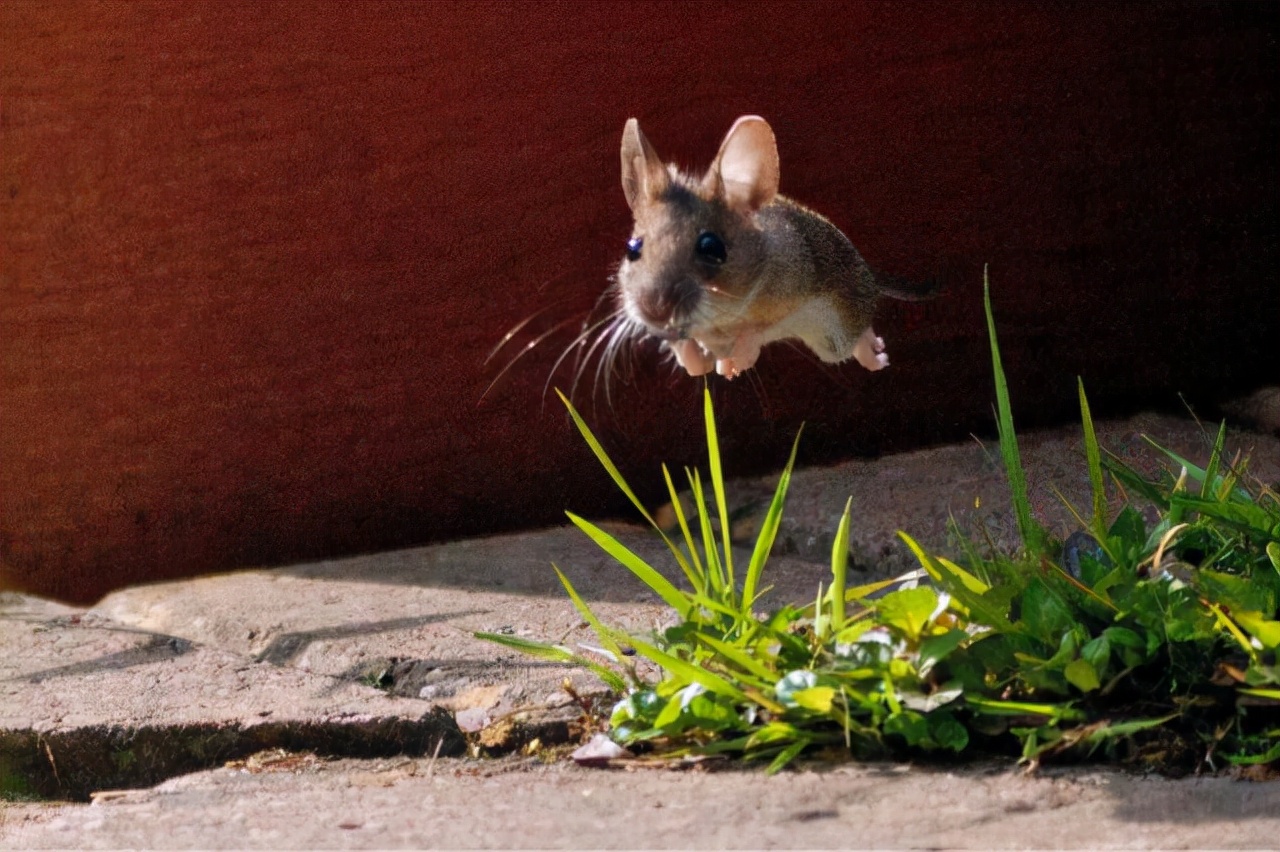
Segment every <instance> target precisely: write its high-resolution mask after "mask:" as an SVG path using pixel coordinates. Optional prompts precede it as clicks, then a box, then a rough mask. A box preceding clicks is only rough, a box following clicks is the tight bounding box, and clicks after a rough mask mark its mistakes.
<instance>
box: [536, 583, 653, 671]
mask: <svg viewBox="0 0 1280 852" xmlns="http://www.w3.org/2000/svg"><path fill="white" fill-rule="evenodd" d="M551 569H552V570H553V571H555V572H556V576H557V577H559V578H560V585H562V586H564V590H565V591H566V592H567V593H568V594H569V600H571V601H573V606H574V608H575V609H577V610H578V613H579V614H580V615H581V616H582V617H583V619H584V620H585V621H586V622H587V624H589V625H591V629H592V630H594V631H595V634H596V636H598V637H599V638H600V643H601V644H602V645H604V648H605V650H606V651H608V652H609V653H610V654H612V655H613V658H614V660H616V661H617V663H618V665H625V661H626V659H627V655H626V654H624V653H622V649H621V648H619V647H618V643H617V642H615V641H614V639H613V631H612V630H610V629H609V628H607V627H605V626H604V625H603V624H601V623H600V619H598V618H596V614H595V613H594V612H592V611H591V607H589V606H587V602H586V601H584V600H583V599H582V597H581V596H580V595H579V594H578V590H577V589H575V588H574V587H573V584H572V583H570V582H569V578H568V577H566V576H565V575H564V572H563V571H561V570H560V567H559V566H558V565H556V564H555V563H554V562H553V563H552V564H551ZM628 674H631V675H632V680H635V679H636V678H635V673H634V672H628Z"/></svg>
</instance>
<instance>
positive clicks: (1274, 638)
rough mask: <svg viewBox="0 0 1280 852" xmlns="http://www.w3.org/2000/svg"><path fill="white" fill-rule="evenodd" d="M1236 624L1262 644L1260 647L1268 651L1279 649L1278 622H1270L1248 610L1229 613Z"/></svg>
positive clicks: (1258, 613) (1279, 634)
mask: <svg viewBox="0 0 1280 852" xmlns="http://www.w3.org/2000/svg"><path fill="white" fill-rule="evenodd" d="M1231 615H1232V617H1233V618H1235V620H1236V623H1237V624H1239V625H1240V626H1241V627H1243V628H1244V629H1245V630H1247V631H1248V632H1249V634H1250V635H1251V636H1253V637H1254V638H1255V639H1257V640H1258V641H1259V642H1261V643H1262V647H1263V648H1264V649H1266V650H1269V651H1272V652H1274V651H1276V650H1277V649H1280V621H1272V620H1270V619H1268V618H1266V617H1264V616H1263V614H1262V613H1260V612H1250V611H1248V610H1239V609H1238V610H1235V611H1233V612H1232V613H1231Z"/></svg>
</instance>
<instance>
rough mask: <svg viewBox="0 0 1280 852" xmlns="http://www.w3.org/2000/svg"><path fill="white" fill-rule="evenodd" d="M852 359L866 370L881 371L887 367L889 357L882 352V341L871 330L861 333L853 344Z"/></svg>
mask: <svg viewBox="0 0 1280 852" xmlns="http://www.w3.org/2000/svg"><path fill="white" fill-rule="evenodd" d="M853 357H854V358H857V359H858V363H859V364H861V365H862V366H864V367H866V368H867V369H868V370H873V371H874V370H883V369H884V368H885V367H887V366H889V355H888V353H886V352H885V351H884V339H883V338H880V337H876V333H875V331H874V330H873V329H871V328H868V329H867V330H866V331H864V332H862V336H861V337H859V338H858V342H857V343H855V344H853Z"/></svg>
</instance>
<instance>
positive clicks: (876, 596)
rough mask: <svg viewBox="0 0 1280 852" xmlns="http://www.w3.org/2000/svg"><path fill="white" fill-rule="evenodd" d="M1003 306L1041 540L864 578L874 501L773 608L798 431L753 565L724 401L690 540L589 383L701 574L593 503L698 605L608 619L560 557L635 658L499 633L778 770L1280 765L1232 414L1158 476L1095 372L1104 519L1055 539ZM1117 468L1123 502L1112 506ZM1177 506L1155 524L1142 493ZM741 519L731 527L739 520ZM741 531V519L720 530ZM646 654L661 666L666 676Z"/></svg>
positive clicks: (712, 743)
mask: <svg viewBox="0 0 1280 852" xmlns="http://www.w3.org/2000/svg"><path fill="white" fill-rule="evenodd" d="M984 304H985V307H986V313H987V323H988V329H989V332H990V342H991V354H992V366H993V371H994V376H995V388H996V400H997V424H998V429H999V438H1000V441H999V443H1000V452H1001V457H1002V459H1003V461H1004V465H1005V470H1006V472H1007V476H1008V481H1009V485H1010V492H1011V499H1012V509H1013V513H1014V516H1015V519H1016V521H1017V526H1018V530H1019V532H1020V534H1021V537H1022V541H1023V546H1022V548H1021V549H1020V550H1019V551H1018V552H1016V553H1002V552H998V551H997V550H996V549H995V548H994V547H993V546H991V545H989V544H986V545H984V544H981V543H975V542H966V543H964V544H963V546H962V548H961V549H962V550H963V554H962V555H961V557H960V558H958V559H957V560H952V559H950V558H948V557H946V556H943V555H941V554H936V553H931V552H929V551H927V550H926V549H925V548H924V547H922V546H921V545H920V544H919V543H917V542H916V541H915V540H914V539H912V538H911V537H910V536H909V535H907V534H906V533H901V532H900V533H899V535H900V537H901V538H902V540H903V541H904V542H905V543H906V545H907V546H908V547H909V548H910V549H911V551H912V553H913V554H914V555H915V557H916V558H917V559H918V561H919V562H920V565H921V569H922V570H919V571H915V572H912V573H910V574H908V575H905V576H903V577H899V578H896V579H894V580H887V581H882V582H877V583H871V584H867V585H861V586H857V587H854V588H848V587H847V570H846V569H847V551H848V540H849V521H850V511H851V505H850V504H849V503H846V505H845V510H844V513H843V515H842V517H841V520H840V523H839V527H838V529H837V533H836V537H835V543H834V546H833V548H832V557H831V580H830V584H829V585H828V586H827V588H826V589H825V590H824V589H823V588H822V587H821V586H820V587H819V589H818V592H817V595H816V598H815V600H814V601H813V602H812V603H809V604H806V605H791V606H784V607H782V608H781V609H779V610H777V611H775V612H772V613H769V614H767V615H758V614H757V613H756V605H757V604H758V602H759V596H760V590H761V580H762V577H763V571H764V567H765V564H766V561H767V559H768V556H769V552H770V550H771V548H772V546H773V543H774V539H775V538H776V535H777V532H778V526H779V522H780V520H781V517H782V510H783V505H784V502H785V499H786V493H787V489H788V486H789V483H790V478H791V472H792V468H793V466H794V463H795V456H796V452H795V451H796V446H798V443H799V436H798V435H797V438H796V445H795V446H793V447H792V451H791V457H790V459H789V460H788V462H787V465H786V467H785V468H784V469H783V472H782V475H781V477H780V479H779V482H778V486H777V489H776V491H775V493H774V496H773V500H772V502H771V503H770V505H769V508H768V511H767V512H766V514H765V517H764V521H763V523H762V525H761V529H760V533H759V536H758V538H757V540H756V543H755V546H754V549H753V550H752V553H751V558H750V560H749V562H748V564H747V566H746V570H745V572H743V573H742V574H741V575H740V576H739V574H738V573H737V572H736V570H735V566H734V563H733V553H732V550H731V547H730V543H729V523H728V504H727V501H726V499H725V489H724V481H723V475H722V467H721V463H720V453H719V443H718V440H717V434H716V427H715V415H714V412H713V410H712V404H711V398H710V394H709V393H706V394H704V415H705V420H706V432H707V448H708V455H709V469H710V491H711V495H710V496H711V497H712V499H713V501H714V507H715V509H714V512H713V511H712V510H709V509H708V508H707V496H708V495H707V493H706V492H707V484H706V483H705V482H704V480H703V478H702V475H701V473H700V472H699V471H697V470H689V469H686V470H685V471H684V473H685V478H686V480H687V481H688V484H689V488H690V490H691V492H692V495H693V505H694V506H695V507H696V516H689V515H686V513H685V512H684V510H683V508H682V504H681V501H680V499H679V496H678V493H677V489H676V486H675V483H674V480H673V478H672V476H671V473H670V471H669V470H668V469H667V468H666V467H665V466H663V468H662V472H663V477H664V479H665V481H666V484H667V488H668V491H669V492H670V495H671V505H672V506H673V508H674V510H675V515H676V526H677V528H678V534H676V535H675V537H674V538H673V537H672V536H671V535H668V533H666V532H665V531H664V530H663V529H662V528H661V527H660V526H659V525H658V524H657V522H656V521H655V520H654V518H653V516H652V515H651V514H650V513H649V512H648V510H647V509H645V507H644V506H643V505H642V504H641V503H640V501H639V500H638V499H637V497H636V496H635V493H634V492H633V491H632V490H631V488H630V487H629V486H628V484H627V483H626V481H625V480H624V479H623V477H622V475H621V474H620V473H619V471H618V469H617V467H616V466H615V465H614V464H613V463H612V461H611V460H610V459H609V457H608V455H607V454H606V453H605V451H604V449H603V447H602V446H601V445H600V443H599V441H598V440H597V439H596V438H595V436H594V435H593V434H592V432H591V430H590V429H589V428H588V426H587V425H586V423H585V422H584V421H583V419H582V418H581V416H580V415H579V414H578V412H577V411H576V410H574V408H573V406H572V405H571V404H570V402H569V401H568V399H567V398H565V397H564V396H563V395H561V399H562V400H563V401H564V404H565V406H566V408H567V409H568V411H569V414H570V416H571V417H572V419H573V421H574V423H575V424H576V426H577V428H578V430H579V431H580V432H581V434H582V436H583V438H584V439H585V440H586V442H587V444H588V446H589V447H590V448H591V450H592V451H593V452H594V453H595V455H596V457H597V458H598V459H599V461H600V463H601V464H602V465H603V466H604V468H605V470H606V471H607V472H608V473H609V475H610V476H611V477H612V478H613V480H614V482H615V483H616V484H617V485H618V487H619V488H620V489H622V491H623V493H625V494H626V495H627V496H628V497H629V498H630V500H631V502H632V503H633V504H634V505H635V506H636V508H637V509H638V510H639V512H640V513H641V515H642V516H643V517H644V518H645V519H646V520H647V521H648V523H649V524H650V526H652V527H653V529H654V530H655V531H656V532H657V534H658V535H659V536H661V537H662V539H663V541H664V542H665V543H666V545H667V548H668V550H669V551H670V554H671V557H672V559H673V560H674V562H675V564H676V565H677V566H678V567H679V569H680V571H681V572H682V574H683V575H684V578H685V580H686V581H687V583H688V588H687V589H682V588H679V587H678V586H677V585H676V584H674V583H672V582H671V581H670V580H668V579H667V578H666V577H665V576H664V575H663V574H662V573H661V572H659V571H658V570H657V569H656V568H654V567H653V566H651V565H649V564H648V563H646V562H645V561H644V560H643V559H641V558H640V557H639V556H638V555H636V554H635V553H634V552H633V551H631V550H630V549H628V548H627V547H626V546H624V545H623V544H622V543H621V542H619V541H618V540H617V539H616V538H614V537H613V536H611V535H610V534H609V533H608V532H606V531H605V530H603V529H601V528H600V527H598V526H596V525H594V524H592V523H591V522H590V521H587V520H586V519H584V518H581V517H579V516H577V515H574V514H572V513H569V515H568V516H569V519H570V520H571V521H572V522H573V523H574V524H575V525H576V526H577V527H578V528H579V529H581V530H582V531H583V532H584V533H585V534H586V535H587V536H588V537H590V538H591V539H592V540H593V541H594V542H596V544H598V545H599V546H600V547H601V548H602V549H603V550H604V551H605V552H606V553H608V554H609V555H610V556H611V557H612V558H613V559H615V560H616V561H617V562H618V563H620V564H621V565H623V566H624V567H626V568H627V569H629V570H630V571H631V572H632V573H633V574H635V575H636V576H637V577H638V578H640V580H642V581H643V582H644V583H645V584H646V585H647V586H648V587H649V588H651V589H652V590H653V591H654V592H655V593H657V594H658V596H659V597H661V598H662V600H664V601H665V602H666V603H667V604H669V605H670V606H671V607H672V608H674V609H675V610H676V612H677V613H678V614H679V616H680V621H679V623H678V624H676V625H675V626H673V627H671V628H669V629H667V630H665V631H663V632H662V633H661V634H658V635H655V636H643V637H642V636H634V635H630V634H627V633H625V632H623V631H620V630H618V629H615V628H612V627H609V626H606V625H604V624H602V623H601V622H600V621H599V619H598V618H596V616H595V615H594V613H592V611H591V609H590V607H589V606H588V605H587V604H586V602H585V601H583V600H582V598H581V597H580V596H579V595H578V594H577V592H576V591H575V589H574V588H573V586H572V584H571V583H570V582H569V580H568V578H567V577H565V575H564V574H563V573H562V572H561V571H560V570H559V568H558V567H557V568H555V570H556V573H557V575H558V576H559V577H560V581H561V583H563V585H564V587H565V589H566V591H567V592H568V594H569V596H570V598H571V599H572V601H573V603H574V606H575V607H577V609H578V610H579V611H580V612H581V614H582V616H583V618H584V619H585V620H586V621H587V622H588V623H589V624H590V626H591V627H592V628H593V629H594V630H595V631H596V633H597V634H598V635H599V637H600V641H601V644H602V646H603V648H604V649H605V651H606V653H607V655H608V656H609V657H611V663H609V664H603V663H601V662H598V661H596V660H594V659H590V658H587V657H584V656H582V655H579V654H575V653H574V652H572V651H570V650H569V649H568V648H565V647H562V646H557V645H552V644H546V643H540V642H532V641H529V640H524V639H518V638H515V637H510V636H504V635H496V634H478V635H480V636H481V637H483V638H485V639H489V640H491V641H494V642H499V643H502V644H504V645H507V646H509V647H513V648H517V649H520V650H522V651H525V652H528V653H533V654H536V655H538V656H541V657H543V658H547V659H555V660H560V661H566V662H571V663H574V664H578V665H582V666H585V667H587V668H589V669H591V670H592V671H594V672H595V673H596V674H598V675H599V676H600V677H601V678H602V679H603V680H604V681H605V683H606V684H608V685H609V686H610V687H611V688H613V689H614V690H616V691H617V692H618V693H619V694H621V695H622V697H621V700H620V701H619V702H618V703H617V705H616V706H615V707H614V710H613V713H612V717H611V719H610V722H611V728H612V735H613V737H614V738H615V739H616V740H617V741H619V742H622V743H625V744H630V745H633V746H634V745H638V744H648V745H650V746H652V747H655V748H659V749H661V750H662V751H663V752H664V753H667V754H670V755H681V754H690V753H697V754H731V755H739V756H743V757H746V758H749V759H757V760H767V761H768V762H769V769H770V771H776V770H778V769H780V768H782V767H783V766H785V765H786V764H787V763H789V762H790V761H792V760H794V759H795V758H796V757H797V756H799V755H800V754H802V753H805V752H809V751H814V750H818V749H840V750H843V751H845V752H846V753H851V754H853V755H854V756H858V757H876V756H900V755H905V754H918V753H934V754H942V755H945V754H960V753H972V752H975V751H979V750H981V751H988V752H990V751H998V752H1008V751H1016V752H1017V753H1020V755H1021V757H1022V759H1023V760H1025V761H1028V762H1031V763H1035V762H1037V761H1039V760H1041V759H1043V758H1045V757H1048V756H1056V755H1067V754H1076V755H1091V754H1095V753H1097V752H1099V751H1100V752H1101V753H1102V754H1103V755H1104V756H1106V757H1108V758H1111V759H1116V760H1127V761H1136V762H1140V763H1144V764H1147V765H1152V766H1155V767H1157V768H1161V769H1165V770H1170V771H1177V770H1182V769H1185V768H1188V767H1190V766H1198V765H1199V764H1200V762H1201V761H1206V762H1208V763H1209V765H1210V766H1216V765H1217V764H1216V763H1215V758H1216V757H1219V756H1220V757H1222V758H1224V759H1225V760H1226V761H1228V762H1230V763H1237V764H1248V763H1271V762H1275V761H1276V760H1278V759H1280V723H1277V722H1274V721H1271V719H1274V718H1275V709H1276V708H1277V707H1280V664H1278V663H1277V650H1278V648H1280V620H1277V611H1278V608H1280V500H1278V499H1277V495H1276V494H1275V492H1274V491H1272V490H1271V489H1269V488H1266V487H1264V486H1260V485H1259V484H1257V483H1253V482H1251V480H1250V479H1249V477H1248V476H1247V461H1246V460H1242V459H1238V458H1237V459H1232V460H1230V461H1228V460H1227V459H1226V458H1225V457H1224V453H1223V446H1224V440H1225V429H1219V431H1218V434H1217V439H1216V441H1215V442H1214V444H1213V448H1212V451H1211V452H1210V455H1209V461H1208V463H1207V464H1206V465H1205V467H1204V468H1199V467H1196V466H1195V465H1193V464H1191V463H1190V462H1188V461H1186V460H1185V459H1183V458H1181V457H1179V456H1178V455H1176V454H1174V453H1172V452H1170V451H1168V450H1164V449H1162V448H1160V447H1158V446H1156V445H1154V444H1153V445H1152V446H1153V447H1154V449H1155V450H1156V451H1158V452H1159V453H1161V454H1162V455H1163V456H1165V457H1166V458H1167V459H1168V460H1169V461H1170V462H1172V463H1173V464H1174V465H1175V466H1176V469H1177V470H1178V471H1179V472H1178V474H1177V475H1176V476H1173V475H1169V476H1166V477H1165V478H1164V479H1161V480H1158V481H1148V480H1147V479H1144V478H1143V477H1142V476H1140V475H1139V474H1138V473H1137V472H1135V471H1134V470H1133V469H1132V468H1130V467H1128V466H1127V465H1125V464H1124V463H1123V462H1122V461H1121V460H1120V459H1119V458H1117V457H1115V456H1113V455H1110V454H1106V453H1104V451H1103V449H1102V448H1101V447H1100V446H1099V445H1098V442H1097V438H1096V436H1095V433H1094V429H1093V422H1092V419H1091V415H1090V411H1089V406H1088V400H1087V399H1086V397H1085V393H1084V387H1083V384H1082V383H1080V384H1079V398H1080V409H1081V417H1082V421H1083V428H1084V442H1085V464H1086V466H1087V469H1088V475H1089V480H1090V483H1091V484H1092V501H1091V504H1092V505H1091V507H1090V514H1089V517H1088V518H1085V517H1083V516H1081V515H1080V514H1079V513H1078V512H1077V511H1076V509H1075V508H1074V507H1069V508H1070V509H1071V511H1072V512H1073V513H1074V514H1075V515H1076V517H1077V518H1078V519H1079V522H1080V527H1081V529H1080V531H1079V532H1077V533H1074V534H1073V535H1071V536H1069V537H1068V538H1067V540H1066V541H1065V542H1057V541H1055V540H1054V539H1053V538H1052V537H1051V536H1050V535H1049V534H1048V533H1047V532H1046V531H1045V530H1044V529H1043V528H1042V527H1041V526H1040V525H1039V524H1037V523H1036V521H1035V519H1034V517H1033V514H1032V511H1031V505H1030V501H1029V499H1028V496H1027V486H1026V474H1025V472H1024V470H1023V468H1022V465H1021V461H1020V457H1019V453H1018V442H1017V437H1016V434H1015V432H1014V428H1013V418H1012V413H1011V407H1010V402H1009V393H1008V386H1007V382H1006V380H1005V375H1004V371H1003V368H1002V365H1001V361H1000V351H999V345H998V342H997V339H996V334H995V322H994V318H993V316H992V311H991V301H990V294H989V289H988V288H987V287H986V282H985V280H984ZM1108 475H1109V476H1110V478H1111V481H1112V482H1113V484H1114V486H1115V490H1116V491H1117V492H1118V495H1119V498H1120V500H1119V503H1120V508H1119V510H1118V511H1117V512H1116V513H1115V515H1114V517H1112V515H1111V513H1110V505H1111V502H1110V501H1109V499H1108V495H1107V492H1106V479H1107V476H1108ZM1137 501H1145V502H1146V503H1147V504H1149V505H1150V506H1151V507H1154V509H1155V510H1156V513H1157V515H1158V518H1157V520H1156V521H1155V522H1154V523H1151V522H1148V521H1147V519H1146V517H1145V516H1144V514H1143V512H1141V511H1140V510H1139V508H1138V505H1136V502H1137ZM717 522H718V523H717ZM717 530H718V533H719V535H717ZM624 648H632V649H634V650H635V652H636V653H638V654H639V655H640V656H642V657H644V658H647V659H648V660H650V661H651V662H652V663H654V664H656V665H657V666H658V667H659V668H660V669H661V670H662V672H663V675H662V678H661V680H659V681H658V682H657V683H647V682H645V681H644V680H643V679H642V678H641V677H640V676H639V675H638V673H637V671H636V668H635V666H634V665H633V664H632V663H631V662H630V660H631V658H630V657H629V656H628V655H627V654H626V653H624V650H623V649H624Z"/></svg>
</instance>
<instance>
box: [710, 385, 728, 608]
mask: <svg viewBox="0 0 1280 852" xmlns="http://www.w3.org/2000/svg"><path fill="white" fill-rule="evenodd" d="M702 396H703V405H702V408H703V415H704V417H705V418H706V421H707V461H708V463H709V464H710V466H711V487H712V489H713V490H714V492H715V495H716V508H717V510H719V513H720V535H721V536H722V537H723V539H724V569H725V581H726V584H727V585H728V586H730V587H732V586H733V585H734V579H733V545H732V544H731V543H730V540H729V532H730V531H729V502H728V500H726V499H725V494H724V471H723V470H722V469H721V466H720V440H719V438H718V437H717V436H716V413H715V411H714V408H713V406H712V405H711V388H710V387H709V386H704V387H703V389H702Z"/></svg>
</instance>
